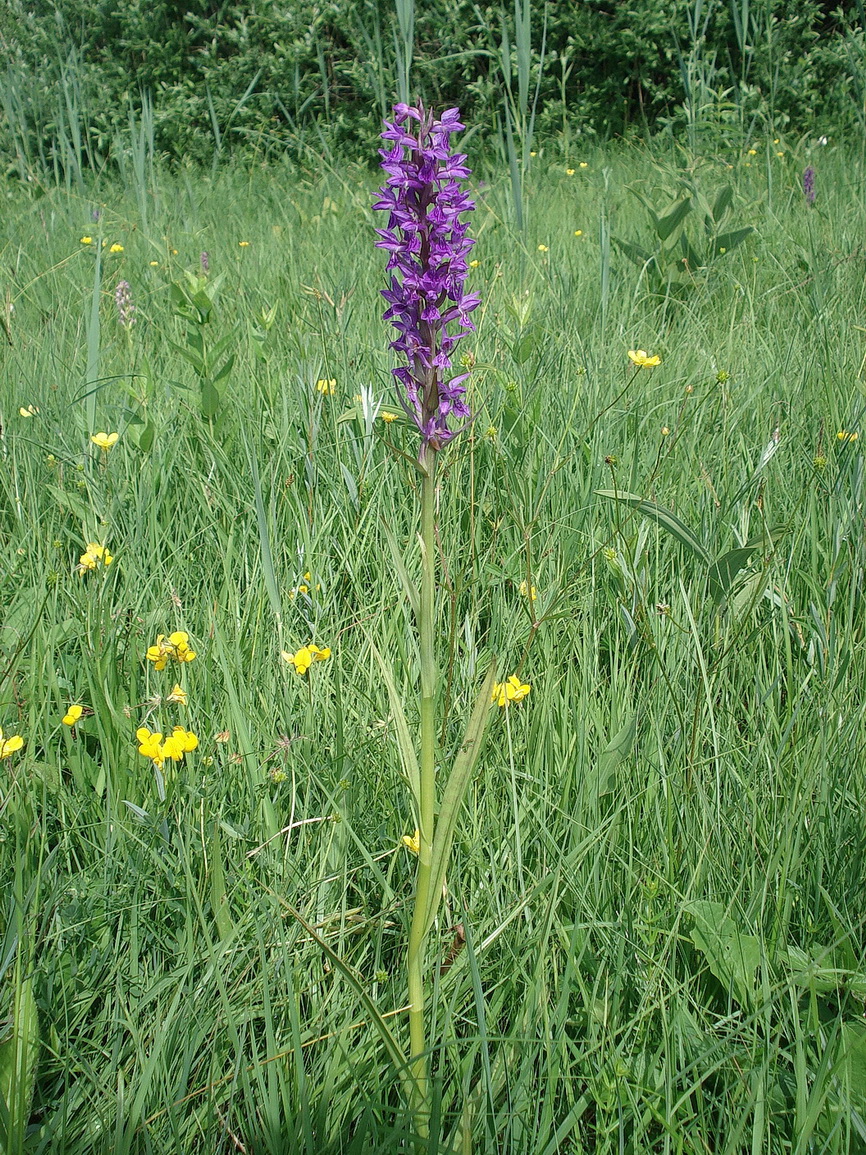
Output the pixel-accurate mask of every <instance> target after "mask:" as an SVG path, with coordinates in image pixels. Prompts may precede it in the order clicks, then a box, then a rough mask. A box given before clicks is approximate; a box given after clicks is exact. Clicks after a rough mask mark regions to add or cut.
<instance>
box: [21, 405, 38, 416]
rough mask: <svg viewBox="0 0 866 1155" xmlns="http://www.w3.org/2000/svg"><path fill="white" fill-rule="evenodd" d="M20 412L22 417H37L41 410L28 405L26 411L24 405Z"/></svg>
mask: <svg viewBox="0 0 866 1155" xmlns="http://www.w3.org/2000/svg"><path fill="white" fill-rule="evenodd" d="M18 412H19V413H20V414H21V416H22V417H35V416H36V414H37V413H38V412H39V410H38V409H37V407H36V406H35V405H28V406H27V408H26V409H25V408H24V406H23V405H22V406H21V408H20V409H19V410H18Z"/></svg>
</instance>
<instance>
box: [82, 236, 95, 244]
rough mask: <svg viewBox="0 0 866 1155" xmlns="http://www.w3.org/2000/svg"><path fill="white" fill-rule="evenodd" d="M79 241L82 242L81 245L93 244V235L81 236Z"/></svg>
mask: <svg viewBox="0 0 866 1155" xmlns="http://www.w3.org/2000/svg"><path fill="white" fill-rule="evenodd" d="M81 243H82V245H92V244H93V237H82V238H81Z"/></svg>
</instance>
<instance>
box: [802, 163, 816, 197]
mask: <svg viewBox="0 0 866 1155" xmlns="http://www.w3.org/2000/svg"><path fill="white" fill-rule="evenodd" d="M803 196H804V197H805V198H806V200H807V201H808V202H809V204H810V205H813V204H814V203H815V170H814V169H813V168H812V166H811V165H809V167H808V168H807V169H806V171H805V172H804V173H803Z"/></svg>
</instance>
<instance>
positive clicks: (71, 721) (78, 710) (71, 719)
mask: <svg viewBox="0 0 866 1155" xmlns="http://www.w3.org/2000/svg"><path fill="white" fill-rule="evenodd" d="M83 713H84V707H83V706H70V707H69V709H68V710H67V711H66V713H65V714H64V715H63V717H62V719H61V721H62V722H63V725H64V726H74V725H75V723H76V722H77V721H78V720H79V718H80V717H81V715H82V714H83Z"/></svg>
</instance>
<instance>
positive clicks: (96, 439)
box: [90, 433, 120, 453]
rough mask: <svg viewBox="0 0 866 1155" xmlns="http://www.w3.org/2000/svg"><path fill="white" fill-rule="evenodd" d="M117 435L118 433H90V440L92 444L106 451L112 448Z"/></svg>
mask: <svg viewBox="0 0 866 1155" xmlns="http://www.w3.org/2000/svg"><path fill="white" fill-rule="evenodd" d="M119 437H120V434H119V433H92V434H91V435H90V440H91V441H92V442H93V444H94V445H96V446H98V447H99V448H100V449H102V450H104V451H105V452H106V453H108V451H109V449H112V448H113V447H114V446H115V445H116V444H117V440H118V438H119Z"/></svg>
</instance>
